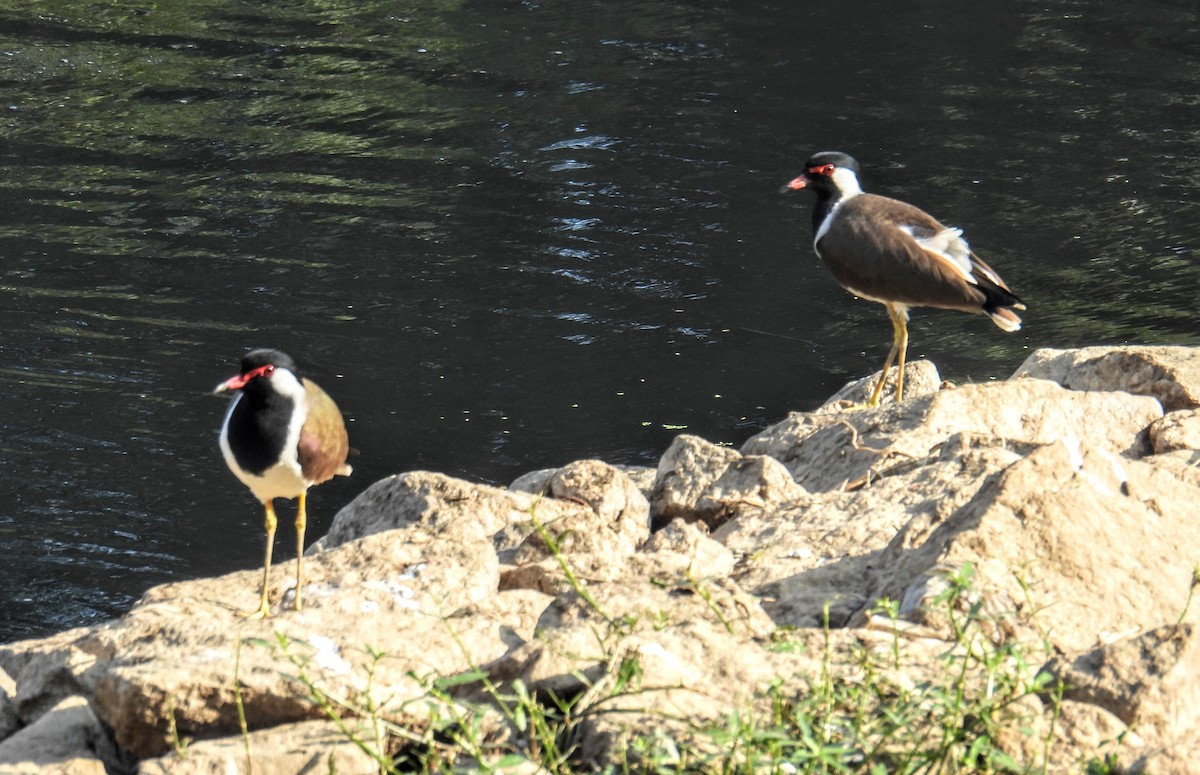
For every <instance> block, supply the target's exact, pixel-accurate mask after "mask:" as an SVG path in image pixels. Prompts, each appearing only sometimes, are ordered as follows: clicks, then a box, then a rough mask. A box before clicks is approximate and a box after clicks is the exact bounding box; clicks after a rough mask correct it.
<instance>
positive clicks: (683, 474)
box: [651, 434, 807, 528]
mask: <svg viewBox="0 0 1200 775" xmlns="http://www.w3.org/2000/svg"><path fill="white" fill-rule="evenodd" d="M806 494H807V493H806V491H805V490H804V488H803V487H801V486H800V485H798V484H796V482H795V481H794V480H793V479H792V477H791V475H790V474H789V473H788V471H787V469H786V468H784V467H783V465H782V464H780V463H779V462H778V461H777V460H774V459H773V458H769V457H765V456H762V455H750V456H748V455H743V454H741V453H739V452H737V451H736V450H733V449H730V448H728V447H718V446H717V445H715V444H710V443H709V442H707V441H705V440H704V439H701V438H699V437H696V436H689V435H686V434H685V435H681V436H677V437H676V438H675V440H674V441H673V442H672V443H671V446H670V447H668V448H667V451H666V453H665V454H664V455H663V456H662V459H661V460H660V461H659V464H658V476H657V478H656V479H655V482H654V491H653V494H652V495H651V515H652V518H653V523H654V525H655V526H656V527H661V526H662V525H665V524H667V523H668V522H670V521H671V520H673V519H676V518H682V519H684V520H685V521H688V522H693V521H696V520H699V521H702V522H704V523H705V524H706V525H708V526H709V527H710V528H715V527H717V526H719V525H720V524H722V523H724V522H725V521H727V520H729V519H731V518H732V517H733V516H735V515H737V514H739V513H742V512H745V511H747V510H750V511H755V510H757V511H762V510H764V509H767V508H769V507H772V506H775V505H779V504H782V503H786V502H788V501H791V500H795V499H798V498H803V497H804V496H805V495H806Z"/></svg>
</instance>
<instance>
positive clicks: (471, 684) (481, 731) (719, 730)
mask: <svg viewBox="0 0 1200 775" xmlns="http://www.w3.org/2000/svg"><path fill="white" fill-rule="evenodd" d="M534 527H535V529H536V530H537V531H538V532H539V534H540V535H541V537H542V539H543V540H544V541H545V544H546V546H547V547H549V551H550V553H551V555H552V556H554V557H555V558H556V559H557V561H558V562H559V564H560V567H561V568H562V569H563V573H564V577H565V578H566V580H567V583H568V584H569V585H570V586H571V587H572V588H573V589H574V590H576V591H577V592H578V594H579V596H580V598H581V599H582V600H583V601H584V603H585V605H587V606H588V607H590V608H591V609H592V610H595V611H596V612H597V613H599V614H600V616H601V619H602V620H603V621H602V622H600V623H598V625H597V626H596V628H595V629H596V642H597V644H598V647H599V648H600V649H601V651H600V652H598V653H602V654H604V655H605V658H606V661H605V663H604V664H603V665H602V666H601V667H599V668H597V669H596V670H595V671H589V675H588V677H584V676H582V675H578V676H576V678H577V684H576V688H574V689H572V690H570V695H569V696H560V695H558V694H556V693H554V692H551V691H541V692H538V691H534V690H532V689H531V688H530V687H529V686H527V685H526V684H525V683H524V682H523V681H522V680H520V679H519V678H514V679H511V680H508V681H507V682H505V683H503V684H502V685H501V684H498V683H496V682H495V681H494V680H493V679H492V677H491V676H490V675H489V674H488V673H487V672H486V671H484V670H482V669H479V668H478V667H474V668H471V669H469V670H466V671H464V672H462V673H459V674H456V675H452V676H437V675H426V676H419V675H416V674H414V673H409V677H410V678H412V679H413V680H415V681H416V682H417V683H418V684H419V686H420V687H421V689H422V690H423V696H421V697H419V698H418V699H416V700H411V699H410V700H408V701H406V702H404V703H400V704H399V707H398V708H390V707H388V705H389V704H388V702H386V701H380V700H379V698H377V697H376V696H375V694H376V692H375V691H374V690H373V689H372V687H373V686H374V671H375V669H376V667H377V666H378V664H379V663H380V662H381V661H382V660H383V659H385V658H386V657H385V655H384V654H383V653H382V652H378V651H374V650H371V649H368V650H367V651H366V652H365V653H366V654H367V655H368V657H369V660H368V666H367V677H366V680H365V682H363V684H364V686H365V688H363V689H362V690H360V691H359V692H358V693H357V694H355V695H354V696H350V697H343V696H338V695H336V694H335V693H333V692H332V691H331V690H329V689H328V688H326V687H325V685H323V684H322V682H321V681H320V680H319V677H318V675H317V674H315V673H314V671H313V670H311V669H310V663H309V660H310V658H309V656H308V652H307V651H306V650H305V649H304V648H302V646H303V645H304V644H301V643H300V642H299V641H289V640H288V639H287V638H285V637H284V636H281V635H277V636H276V640H275V642H274V643H270V642H266V641H262V642H260V645H267V646H270V647H271V648H273V649H274V650H275V651H276V653H277V654H279V655H280V656H281V658H283V659H284V660H285V661H287V662H288V663H290V665H291V667H292V671H291V673H290V676H291V678H292V679H293V680H295V681H296V682H297V683H298V684H299V685H300V686H302V687H303V688H304V690H305V692H306V693H307V696H308V697H309V699H310V700H311V701H312V702H313V703H314V704H315V705H316V706H317V707H319V708H321V709H322V710H323V711H324V713H325V715H326V716H327V717H328V718H330V719H331V720H332V721H334V723H335V724H337V725H338V728H339V729H340V730H341V732H342V734H344V735H345V736H346V738H347V739H348V740H351V741H352V742H354V744H355V745H357V746H358V747H359V748H360V749H361V750H362V751H364V752H365V753H366V754H367V755H369V756H370V757H371V758H372V760H373V761H374V762H375V763H376V765H377V766H378V768H379V771H380V772H381V773H399V772H461V771H464V770H470V771H482V772H498V771H502V770H506V769H508V768H524V769H529V768H533V769H536V770H538V771H544V772H548V773H554V774H555V775H569V774H570V773H574V772H582V771H584V770H585V769H586V768H585V767H584V765H583V763H581V762H580V761H579V760H578V758H577V757H578V751H577V750H576V745H575V743H576V739H577V733H578V731H579V730H580V729H581V728H582V726H583V725H584V724H585V722H587V721H589V720H591V719H594V718H597V717H599V716H601V715H603V714H608V713H631V712H632V713H638V714H643V716H644V714H646V713H647V712H648V711H646V710H645V708H640V707H638V705H639V703H637V702H634V703H631V702H630V698H637V697H638V696H639V695H644V694H647V693H651V692H658V691H662V690H665V689H678V688H681V687H678V686H656V685H654V677H653V676H652V675H647V671H646V667H645V666H644V665H643V663H642V662H641V660H640V659H639V655H638V653H637V652H636V651H635V650H632V649H627V648H626V647H625V646H623V645H622V643H624V642H626V641H625V637H624V636H625V635H627V634H628V633H629V632H630V628H631V627H633V626H634V624H636V622H635V621H634V620H632V619H628V618H622V617H613V616H610V615H609V614H608V613H606V612H605V611H604V609H603V607H602V606H601V604H600V602H599V601H598V600H597V599H596V598H594V597H593V596H591V595H590V594H588V591H587V589H586V586H585V583H584V582H583V581H582V580H581V579H579V578H578V577H576V576H575V575H574V573H572V572H571V570H570V567H569V564H568V563H567V561H566V559H565V557H564V556H563V555H562V553H561V551H560V550H559V545H558V543H557V541H556V540H555V537H554V536H552V535H551V534H550V531H549V530H548V529H547V528H546V526H545V525H542V524H541V523H540V522H539V521H537V519H536V516H534ZM943 581H944V591H943V592H942V593H941V594H939V595H938V596H936V597H935V598H933V599H932V601H930V603H929V606H930V609H931V613H933V614H936V618H937V619H938V620H939V621H944V622H946V628H947V631H948V633H949V638H948V640H947V641H946V642H945V646H944V648H941V649H939V650H937V651H933V652H932V653H933V654H935V655H936V656H935V659H934V661H933V663H932V665H931V664H930V662H929V659H928V655H929V654H930V653H931V652H930V649H931V648H932V646H930V645H929V641H928V640H927V639H926V640H925V641H923V643H924V644H925V645H924V646H923V649H924V650H923V651H922V652H920V654H917V655H915V656H914V655H913V654H912V653H910V651H909V650H910V648H911V647H910V643H913V642H915V641H910V640H908V636H907V635H906V634H904V633H905V627H906V625H907V623H906V622H904V621H902V620H901V618H900V608H899V604H898V603H897V602H896V601H894V600H888V599H884V600H880V601H879V602H878V603H877V605H876V607H875V609H874V611H873V614H874V616H873V617H872V621H874V622H876V625H877V627H876V629H877V628H878V626H882V627H886V628H888V630H889V633H888V636H887V637H870V636H869V633H868V634H862V633H855V632H853V631H849V630H842V629H838V628H834V627H833V626H832V625H831V622H830V610H829V605H826V606H825V609H824V615H823V626H822V627H821V628H820V630H819V633H813V632H812V631H799V630H787V629H780V630H778V631H776V632H775V633H774V635H773V636H772V640H771V642H770V643H768V644H764V648H765V649H766V650H768V651H773V652H776V653H781V654H787V653H790V654H808V655H809V656H810V657H812V658H813V668H812V670H811V672H810V673H808V674H803V675H795V676H781V677H779V678H777V679H776V680H775V681H773V682H772V683H771V684H770V685H769V686H768V687H766V688H765V689H764V691H763V692H762V694H761V696H760V697H759V698H758V701H757V702H755V703H753V704H752V705H748V706H746V707H742V708H738V709H735V710H731V711H729V712H727V713H726V714H725V715H724V716H723V717H722V719H721V721H720V722H719V723H708V724H700V725H696V724H693V725H691V726H690V728H689V727H688V722H687V720H686V719H679V718H670V719H668V718H667V717H666V716H665V715H664V716H662V719H663V721H664V722H665V721H670V722H672V723H673V724H675V725H676V726H675V727H668V726H667V725H665V724H664V725H661V726H660V725H656V724H653V723H651V724H649V725H648V728H646V729H645V730H644V731H642V732H641V733H640V734H634V735H633V736H632V737H631V739H630V742H629V744H628V746H627V747H626V748H625V749H624V750H623V751H616V752H615V753H616V755H617V761H616V762H614V763H612V764H610V765H609V770H608V771H609V772H612V773H614V775H615V774H616V773H623V772H629V773H635V772H636V773H654V774H655V775H666V774H667V773H675V774H678V773H705V774H707V773H721V774H722V775H725V774H726V773H728V774H730V775H733V774H734V773H746V775H751V774H753V775H758V774H759V773H788V775H795V774H797V773H855V774H856V775H857V774H861V775H885V774H886V775H892V774H893V773H905V774H908V773H911V774H913V775H916V774H917V773H1018V772H1019V773H1036V772H1045V771H1047V770H1048V768H1049V762H1050V758H1049V755H1050V749H1051V746H1052V743H1053V739H1054V735H1053V727H1054V724H1055V723H1056V721H1057V713H1058V708H1059V704H1060V703H1061V700H1062V694H1063V688H1064V687H1063V686H1062V685H1061V684H1059V683H1056V682H1055V681H1054V680H1053V679H1052V678H1051V677H1050V675H1049V674H1047V673H1045V672H1042V671H1041V670H1040V668H1039V666H1040V665H1041V664H1043V663H1044V662H1045V656H1046V652H1047V651H1048V649H1049V647H1048V645H1047V643H1046V641H1045V638H1044V637H1043V639H1042V642H1040V643H1037V642H1035V643H1024V642H1020V641H1017V640H1014V639H1005V638H1004V637H1002V636H1000V635H999V633H1003V632H1006V631H1010V630H1011V629H1012V628H1008V627H1005V626H1000V625H1002V624H1003V622H1001V621H998V620H997V617H996V615H994V614H989V613H987V612H986V611H985V607H984V605H983V603H982V602H981V600H980V596H979V595H977V594H976V593H975V590H974V585H975V583H976V581H975V574H974V568H972V567H971V566H964V567H962V568H959V569H957V570H955V571H953V572H951V573H948V574H946V575H945V577H944V578H943ZM681 588H685V589H689V590H691V591H692V592H694V593H695V594H697V595H699V596H700V597H701V598H702V599H703V600H704V602H705V603H706V605H707V606H708V609H709V610H710V611H711V613H712V614H713V616H714V617H715V618H716V620H717V621H718V622H720V623H721V624H722V625H724V627H725V628H726V629H727V630H728V631H730V632H732V631H733V622H732V621H730V620H729V619H728V618H727V617H725V616H723V615H722V611H723V609H722V607H721V605H720V604H719V601H717V600H715V599H714V596H713V594H712V589H711V588H710V587H709V586H707V585H706V584H705V583H703V582H701V581H700V580H698V579H696V578H695V577H693V576H692V575H691V574H688V576H687V578H686V579H685V580H683V581H682V582H681ZM664 617H665V615H664V614H660V618H659V619H657V620H656V619H654V618H653V617H651V618H649V619H647V620H646V622H644V626H645V627H646V628H649V630H651V631H660V630H661V629H663V628H664V627H667V626H669V624H668V620H667V618H664ZM443 621H444V623H445V626H446V630H447V634H448V639H449V640H450V641H451V642H453V643H454V644H456V646H457V648H458V649H459V650H460V651H461V652H462V653H463V654H464V655H467V654H468V649H467V646H466V644H465V643H463V641H462V640H461V639H460V637H459V636H458V634H457V633H456V632H455V631H454V630H453V627H452V619H449V618H448V619H445V620H443ZM1026 631H1028V628H1026ZM814 634H815V635H816V636H817V637H815V638H814V637H811V636H812V635H814ZM464 697H471V698H472V699H470V700H466V699H463V698H464ZM1035 698H1036V702H1035ZM617 700H620V702H617ZM1037 703H1041V705H1040V706H1039V705H1038V704H1037ZM239 705H240V694H239ZM418 706H419V707H418ZM649 706H650V704H649V703H647V705H646V707H649ZM1044 706H1048V707H1049V708H1050V713H1047V714H1043V713H1042V712H1041V707H1044ZM1026 714H1028V715H1029V716H1030V717H1033V716H1037V720H1038V721H1039V723H1042V722H1044V721H1045V719H1046V717H1049V729H1045V726H1042V727H1037V726H1031V728H1030V729H1026V730H1023V731H1022V727H1023V726H1030V725H1027V724H1026V723H1025V721H1026V719H1025V715H1026ZM243 718H244V717H243ZM414 720H415V725H414ZM680 724H682V725H683V726H682V727H680V726H679V725H680ZM243 727H244V720H243ZM417 727H419V728H417ZM667 728H676V729H686V730H687V732H686V734H676V733H667V732H665V731H664V730H665V729H667ZM1014 734H1015V735H1022V734H1025V735H1027V736H1028V737H1029V738H1030V739H1031V740H1035V741H1036V742H1038V743H1040V747H1039V746H1036V745H1035V746H1030V750H1039V751H1040V752H1041V753H1039V754H1025V753H1022V750H1024V747H1023V746H1016V748H1017V749H1020V750H1014V746H1013V745H1012V744H1011V743H1012V739H1013V735H1014ZM1029 756H1032V757H1033V760H1031V761H1030V760H1025V758H1022V757H1026V758H1028V757H1029ZM1112 761H1115V760H1112ZM1110 764H1111V762H1110V760H1108V759H1106V760H1104V761H1099V760H1097V761H1095V762H1092V763H1091V764H1089V765H1087V766H1088V771H1089V772H1097V773H1100V772H1106V771H1110V769H1111V768H1110ZM1106 768H1109V769H1106Z"/></svg>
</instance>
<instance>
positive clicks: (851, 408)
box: [837, 400, 879, 412]
mask: <svg viewBox="0 0 1200 775" xmlns="http://www.w3.org/2000/svg"><path fill="white" fill-rule="evenodd" d="M878 408H879V404H878V402H877V403H874V404H873V403H871V402H870V401H861V402H858V403H854V402H851V401H845V400H843V401H838V403H837V411H839V412H865V411H867V410H868V409H878Z"/></svg>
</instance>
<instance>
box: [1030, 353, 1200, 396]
mask: <svg viewBox="0 0 1200 775" xmlns="http://www.w3.org/2000/svg"><path fill="white" fill-rule="evenodd" d="M1026 377H1036V378H1038V379H1048V380H1051V381H1053V382H1057V383H1058V384H1060V385H1062V386H1063V387H1065V388H1068V389H1070V390H1100V391H1109V390H1120V391H1124V392H1127V393H1132V394H1134V395H1141V396H1153V397H1154V398H1156V399H1158V401H1159V402H1160V403H1161V404H1162V406H1163V409H1164V410H1166V411H1168V412H1173V411H1175V410H1176V409H1196V408H1200V348H1196V347H1181V346H1172V345H1150V346H1143V347H1135V346H1129V345H1122V346H1112V347H1081V348H1078V349H1074V350H1055V349H1051V348H1044V349H1040V350H1036V351H1034V353H1033V354H1032V355H1030V356H1029V357H1028V358H1026V359H1025V362H1024V363H1023V364H1021V366H1020V367H1019V368H1018V369H1017V371H1016V372H1015V373H1014V374H1013V376H1012V378H1013V379H1017V378H1026Z"/></svg>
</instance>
